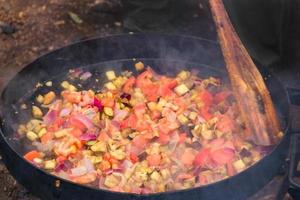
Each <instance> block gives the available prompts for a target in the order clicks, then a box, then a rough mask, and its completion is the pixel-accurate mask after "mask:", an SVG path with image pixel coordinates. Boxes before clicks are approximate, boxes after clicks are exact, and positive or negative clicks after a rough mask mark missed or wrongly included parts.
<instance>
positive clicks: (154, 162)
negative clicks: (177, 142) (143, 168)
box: [147, 154, 161, 167]
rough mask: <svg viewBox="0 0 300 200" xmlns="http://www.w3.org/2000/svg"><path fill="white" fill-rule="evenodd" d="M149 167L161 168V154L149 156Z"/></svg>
mask: <svg viewBox="0 0 300 200" xmlns="http://www.w3.org/2000/svg"><path fill="white" fill-rule="evenodd" d="M147 161H148V164H149V166H151V167H152V166H159V164H160V162H161V156H160V155H159V154H152V155H148V156H147Z"/></svg>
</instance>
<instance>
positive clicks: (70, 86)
mask: <svg viewBox="0 0 300 200" xmlns="http://www.w3.org/2000/svg"><path fill="white" fill-rule="evenodd" d="M68 90H69V91H71V92H76V91H77V88H76V87H75V86H74V85H71V84H70V85H69V88H68Z"/></svg>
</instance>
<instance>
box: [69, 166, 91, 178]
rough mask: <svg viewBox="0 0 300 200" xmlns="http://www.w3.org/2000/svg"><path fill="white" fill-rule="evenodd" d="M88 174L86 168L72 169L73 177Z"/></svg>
mask: <svg viewBox="0 0 300 200" xmlns="http://www.w3.org/2000/svg"><path fill="white" fill-rule="evenodd" d="M87 172H88V170H87V168H86V167H85V166H79V167H76V168H73V169H71V173H72V176H83V175H85V174H86V173H87Z"/></svg>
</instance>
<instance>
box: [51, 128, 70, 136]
mask: <svg viewBox="0 0 300 200" xmlns="http://www.w3.org/2000/svg"><path fill="white" fill-rule="evenodd" d="M69 131H70V129H62V130H59V131H56V132H55V133H54V136H55V137H56V138H62V137H65V136H66V135H68V133H69Z"/></svg>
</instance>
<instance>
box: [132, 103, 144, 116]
mask: <svg viewBox="0 0 300 200" xmlns="http://www.w3.org/2000/svg"><path fill="white" fill-rule="evenodd" d="M133 110H134V113H135V115H136V116H137V117H138V118H139V117H142V116H143V115H144V114H145V113H146V104H145V103H138V104H136V105H135V106H134V107H133Z"/></svg>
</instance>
